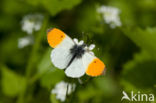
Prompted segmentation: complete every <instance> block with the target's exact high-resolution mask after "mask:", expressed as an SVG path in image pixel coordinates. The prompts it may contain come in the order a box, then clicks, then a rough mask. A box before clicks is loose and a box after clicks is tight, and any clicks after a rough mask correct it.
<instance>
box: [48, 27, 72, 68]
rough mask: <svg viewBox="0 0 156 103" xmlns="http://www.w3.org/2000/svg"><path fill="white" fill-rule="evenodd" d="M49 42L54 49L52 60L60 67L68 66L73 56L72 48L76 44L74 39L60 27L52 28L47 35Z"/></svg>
mask: <svg viewBox="0 0 156 103" xmlns="http://www.w3.org/2000/svg"><path fill="white" fill-rule="evenodd" d="M47 39H48V43H49V45H50V46H51V47H53V48H54V49H53V50H52V52H51V60H52V63H53V64H54V66H56V67H58V68H59V69H64V68H66V67H67V65H68V63H69V61H70V60H71V58H72V55H71V54H70V48H72V47H73V46H74V42H73V40H72V39H71V38H70V37H69V36H68V35H66V34H65V33H64V32H62V31H61V30H59V29H56V28H54V29H52V30H51V31H49V32H48V35H47Z"/></svg>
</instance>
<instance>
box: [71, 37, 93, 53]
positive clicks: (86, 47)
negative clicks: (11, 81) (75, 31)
mask: <svg viewBox="0 0 156 103" xmlns="http://www.w3.org/2000/svg"><path fill="white" fill-rule="evenodd" d="M73 41H74V42H75V44H77V45H83V44H84V41H83V40H81V41H78V39H77V38H74V39H73ZM94 48H95V44H91V45H89V46H85V47H84V49H85V50H86V51H88V52H89V53H90V54H91V55H94V53H93V52H92V50H93V49H94Z"/></svg>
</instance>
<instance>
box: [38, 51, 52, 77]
mask: <svg viewBox="0 0 156 103" xmlns="http://www.w3.org/2000/svg"><path fill="white" fill-rule="evenodd" d="M50 54H51V49H48V50H47V51H46V52H45V53H44V55H43V58H42V60H41V61H40V63H39V64H38V74H39V75H42V74H44V73H46V72H47V71H48V70H50V69H52V68H55V67H54V66H53V65H52V62H51V59H50Z"/></svg>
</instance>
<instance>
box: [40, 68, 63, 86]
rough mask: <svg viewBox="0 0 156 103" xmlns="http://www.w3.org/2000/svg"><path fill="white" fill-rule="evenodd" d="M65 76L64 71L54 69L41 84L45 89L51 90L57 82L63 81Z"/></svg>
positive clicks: (46, 74) (44, 76)
mask: <svg viewBox="0 0 156 103" xmlns="http://www.w3.org/2000/svg"><path fill="white" fill-rule="evenodd" d="M64 76H65V75H64V71H63V70H59V69H55V68H53V69H51V70H49V71H48V72H47V73H45V74H44V75H43V76H42V77H41V80H40V83H41V85H42V86H43V87H46V88H48V89H50V88H51V87H52V86H54V85H55V84H56V83H57V82H59V81H61V80H63V78H64Z"/></svg>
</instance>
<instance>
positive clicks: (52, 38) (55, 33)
mask: <svg viewBox="0 0 156 103" xmlns="http://www.w3.org/2000/svg"><path fill="white" fill-rule="evenodd" d="M65 37H66V34H65V33H64V32H63V31H61V30H59V29H57V28H52V29H49V30H48V32H47V40H48V43H49V45H50V46H51V47H53V48H55V47H56V46H57V45H59V44H60V43H61V42H62V41H63V40H64V38H65Z"/></svg>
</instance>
